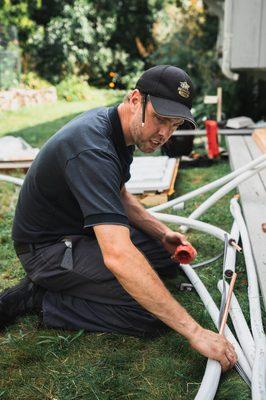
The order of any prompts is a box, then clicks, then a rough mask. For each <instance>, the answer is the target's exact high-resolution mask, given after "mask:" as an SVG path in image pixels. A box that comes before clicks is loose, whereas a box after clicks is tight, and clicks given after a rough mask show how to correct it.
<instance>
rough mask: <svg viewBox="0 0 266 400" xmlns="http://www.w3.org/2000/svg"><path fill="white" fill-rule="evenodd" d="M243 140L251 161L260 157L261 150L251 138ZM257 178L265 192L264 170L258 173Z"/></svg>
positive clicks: (265, 171) (265, 169)
mask: <svg viewBox="0 0 266 400" xmlns="http://www.w3.org/2000/svg"><path fill="white" fill-rule="evenodd" d="M244 140H245V142H246V145H247V147H248V150H249V152H250V154H251V158H252V159H253V160H254V159H255V158H258V157H260V156H261V155H262V151H261V149H260V148H259V147H258V146H257V145H256V143H254V140H253V139H252V138H251V137H245V138H244ZM258 176H259V177H260V180H261V183H262V185H263V186H264V188H265V191H266V168H264V169H263V170H262V171H260V172H259V174H258Z"/></svg>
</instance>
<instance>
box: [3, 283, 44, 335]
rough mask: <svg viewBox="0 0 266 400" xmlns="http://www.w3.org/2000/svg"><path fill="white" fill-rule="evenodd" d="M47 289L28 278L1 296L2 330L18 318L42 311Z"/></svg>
mask: <svg viewBox="0 0 266 400" xmlns="http://www.w3.org/2000/svg"><path fill="white" fill-rule="evenodd" d="M45 291H46V290H45V289H43V288H41V287H40V286H39V285H35V284H34V283H33V282H32V281H31V280H30V279H29V278H28V277H27V276H26V277H25V278H23V279H21V281H20V282H19V283H18V284H17V285H15V286H13V287H11V288H9V289H6V290H4V291H3V292H2V293H1V294H0V330H1V329H3V328H5V327H6V326H8V325H9V324H12V323H13V322H14V321H15V320H16V318H17V317H20V316H22V315H25V314H38V313H41V311H42V299H43V295H44V293H45Z"/></svg>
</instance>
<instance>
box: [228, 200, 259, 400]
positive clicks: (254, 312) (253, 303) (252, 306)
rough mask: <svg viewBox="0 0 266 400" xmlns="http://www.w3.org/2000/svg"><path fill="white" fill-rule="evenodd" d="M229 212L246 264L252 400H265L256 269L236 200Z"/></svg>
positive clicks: (232, 202) (232, 201)
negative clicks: (252, 348)
mask: <svg viewBox="0 0 266 400" xmlns="http://www.w3.org/2000/svg"><path fill="white" fill-rule="evenodd" d="M230 209H231V212H232V215H233V216H234V218H235V220H236V222H237V225H238V228H239V231H240V235H241V239H242V245H243V252H244V257H245V262H246V270H247V277H248V298H249V311H250V320H251V330H252V334H253V337H254V342H255V360H254V364H253V369H252V379H251V392H252V399H254V400H265V399H266V339H265V334H264V331H263V324H262V318H261V308H260V298H259V285H258V280H257V274H256V267H255V264H254V260H253V255H252V249H251V245H250V241H249V236H248V231H247V228H246V224H245V221H244V219H243V216H242V213H241V209H240V206H239V204H238V202H237V200H236V199H232V200H231V207H230Z"/></svg>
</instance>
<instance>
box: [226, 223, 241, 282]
mask: <svg viewBox="0 0 266 400" xmlns="http://www.w3.org/2000/svg"><path fill="white" fill-rule="evenodd" d="M230 235H231V236H232V237H233V238H234V241H235V243H238V240H239V229H238V226H237V223H236V221H234V222H233V225H232V228H231V232H230ZM235 265H236V249H235V247H233V246H228V247H227V252H226V258H225V262H224V272H225V273H226V271H231V274H232V275H233V273H234V272H235Z"/></svg>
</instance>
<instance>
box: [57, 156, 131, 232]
mask: <svg viewBox="0 0 266 400" xmlns="http://www.w3.org/2000/svg"><path fill="white" fill-rule="evenodd" d="M65 175H66V181H67V183H68V185H69V188H70V190H71V192H72V193H73V195H74V197H75V198H76V200H77V202H78V203H79V206H80V208H81V211H82V213H83V217H84V228H87V227H91V226H93V225H99V224H118V225H125V226H129V221H128V218H127V216H126V213H125V211H124V208H123V205H122V201H121V196H120V188H121V182H122V177H121V167H120V164H119V161H118V160H117V159H116V157H115V156H114V155H112V154H109V153H107V152H105V151H102V150H99V149H90V150H86V151H83V152H81V153H79V155H78V156H76V157H75V158H72V159H70V160H68V162H67V164H66V168H65Z"/></svg>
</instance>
